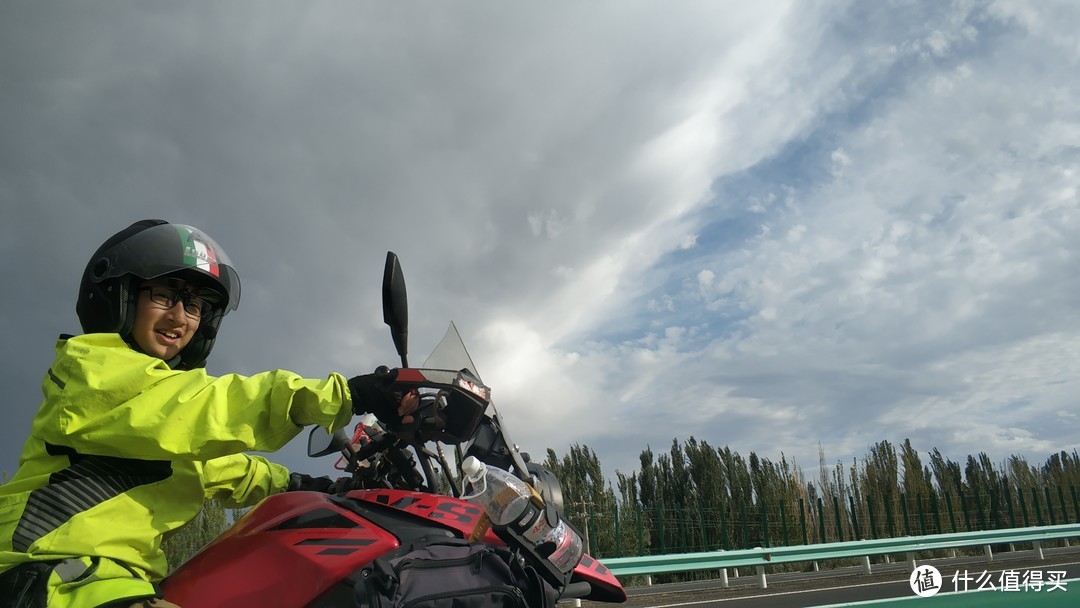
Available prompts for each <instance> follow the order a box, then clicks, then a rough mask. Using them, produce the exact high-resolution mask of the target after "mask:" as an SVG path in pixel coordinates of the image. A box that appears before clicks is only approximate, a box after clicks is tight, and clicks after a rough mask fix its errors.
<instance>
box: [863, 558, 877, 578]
mask: <svg viewBox="0 0 1080 608" xmlns="http://www.w3.org/2000/svg"><path fill="white" fill-rule="evenodd" d="M862 569H863V572H865V573H866V574H873V573H874V572H873V571H872V570H870V556H869V555H864V556H863V558H862Z"/></svg>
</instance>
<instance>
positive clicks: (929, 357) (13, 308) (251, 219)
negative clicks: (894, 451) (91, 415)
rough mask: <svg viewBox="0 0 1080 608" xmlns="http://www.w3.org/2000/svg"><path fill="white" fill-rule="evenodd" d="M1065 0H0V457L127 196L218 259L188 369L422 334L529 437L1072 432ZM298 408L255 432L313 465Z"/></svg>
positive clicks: (923, 436)
mask: <svg viewBox="0 0 1080 608" xmlns="http://www.w3.org/2000/svg"><path fill="white" fill-rule="evenodd" d="M1077 32H1080V4H1078V3H1076V2H1072V1H1070V0H1060V1H1056V2H1055V1H1052V0H1046V1H1043V2H1038V3H1031V2H1026V1H1015V2H1014V1H1007V0H999V1H966V0H958V1H954V2H943V1H938V0H925V1H913V0H895V1H883V2H846V1H811V2H805V1H794V0H791V1H782V0H778V1H770V2H766V1H761V2H753V3H748V2H736V1H712V0H710V1H702V2H689V1H687V2H681V1H680V2H632V1H624V0H618V1H615V0H612V1H599V2H565V3H564V2H545V3H510V2H453V3H431V2H392V3H391V2H343V1H342V2H336V1H322V2H319V1H316V2H304V3H292V2H258V3H256V2H228V3H219V2H209V1H206V2H199V1H196V2H183V3H161V2H154V3H146V2H99V3H76V2H68V3H41V2H28V1H26V2H24V1H17V0H6V1H3V2H0V217H2V219H0V255H2V257H3V259H4V260H5V261H6V268H7V272H6V276H5V280H4V283H5V285H6V288H7V289H6V290H5V295H4V297H2V298H0V342H2V344H3V350H2V355H0V357H2V359H0V362H2V365H0V382H2V386H3V387H4V392H5V395H4V401H5V403H6V406H5V409H4V411H5V413H6V416H7V421H6V422H5V423H4V424H3V425H0V437H2V441H0V469H2V470H5V471H8V472H14V470H15V468H16V467H17V460H18V454H19V452H20V450H21V447H22V444H23V441H24V439H25V435H26V433H27V431H28V428H29V424H30V420H31V418H32V416H33V413H34V412H35V410H36V409H37V407H38V405H39V403H40V399H41V395H40V384H41V378H42V377H43V375H44V372H45V370H46V369H47V368H48V366H49V364H50V362H51V360H52V357H53V345H54V341H55V338H56V336H57V335H58V334H60V333H62V332H77V331H78V330H79V326H78V320H77V318H76V316H75V313H74V304H75V295H76V291H77V284H78V278H79V275H80V273H81V271H82V269H83V266H84V264H85V263H86V260H87V259H88V257H89V255H90V253H91V252H92V251H93V250H94V248H96V247H97V245H98V244H100V242H101V241H103V240H104V239H105V238H106V237H107V236H109V235H110V234H112V233H113V232H115V231H117V230H119V229H120V228H122V227H124V226H126V225H128V224H129V223H131V222H132V221H134V220H137V219H142V218H146V217H161V218H165V219H169V220H171V221H175V222H182V223H189V224H193V225H196V226H198V227H200V228H202V229H204V230H205V231H206V232H208V233H209V234H210V235H212V236H213V237H214V238H215V239H216V240H217V241H218V242H219V243H221V244H222V246H223V247H224V248H225V250H226V251H227V252H228V254H229V256H230V257H231V258H232V259H233V261H234V263H235V265H236V267H237V268H238V270H239V272H240V274H241V277H242V280H243V298H242V301H241V303H240V308H239V310H238V311H237V312H235V313H233V314H232V315H230V316H229V317H228V318H226V320H225V323H224V325H223V329H222V332H221V336H220V339H219V341H218V345H217V347H216V349H215V351H214V353H213V355H212V357H211V361H210V365H209V368H210V370H211V371H212V372H214V373H225V372H240V373H253V372H257V371H262V370H266V369H273V368H286V369H291V370H294V371H297V372H300V373H303V374H305V375H309V376H313V377H318V376H324V375H325V374H326V373H327V372H329V371H341V372H344V373H346V374H353V373H361V372H366V371H369V370H371V369H372V368H374V367H375V366H376V365H378V364H381V363H389V364H391V365H393V364H394V363H395V361H396V358H395V354H394V350H393V346H392V343H391V341H390V337H389V334H388V332H387V330H386V327H385V326H384V325H382V320H381V309H380V305H379V281H380V276H381V273H382V265H383V259H384V256H385V252H386V251H387V250H394V251H395V252H397V253H398V254H399V255H400V256H401V259H402V265H403V267H404V270H405V274H406V279H407V282H408V286H409V293H410V306H411V322H412V329H411V332H410V340H411V349H410V350H411V354H412V359H413V361H412V362H413V363H419V362H420V361H422V360H423V358H424V355H425V354H426V353H427V352H429V351H430V350H431V349H432V348H433V347H434V346H435V344H436V343H437V342H438V340H439V339H440V338H441V336H442V334H443V332H444V331H445V329H446V326H447V324H448V322H449V321H450V320H451V319H452V320H454V321H455V322H456V324H457V326H458V328H459V329H460V331H461V333H462V335H463V337H464V339H465V342H466V344H468V345H469V347H470V349H471V351H472V354H473V358H474V360H475V361H476V363H477V365H478V367H479V372H480V373H481V375H482V376H483V378H484V379H485V381H486V382H487V383H488V384H490V385H491V386H492V387H493V390H494V394H495V399H496V402H497V403H499V404H500V409H501V410H502V411H503V413H504V415H505V416H506V418H507V419H508V421H509V423H510V425H511V428H512V429H514V430H515V431H516V432H515V439H517V441H518V443H520V444H521V445H522V446H523V448H525V449H526V450H529V451H532V452H533V453H537V454H541V455H542V454H543V452H544V449H545V448H547V447H552V448H553V449H555V450H556V451H557V452H558V453H560V454H562V453H565V451H566V448H567V446H569V445H570V444H571V443H584V444H587V445H588V446H590V447H591V448H593V449H594V450H595V451H596V452H597V453H598V454H599V455H600V458H601V460H602V462H603V463H604V465H605V468H606V469H608V473H609V474H612V473H613V472H614V470H615V469H619V470H621V471H623V472H629V471H632V470H635V469H636V468H637V455H638V454H639V453H640V451H641V450H642V449H643V448H644V447H646V445H651V446H652V447H653V449H654V450H660V451H663V450H666V449H667V448H668V447H669V446H670V445H671V441H672V439H673V438H679V439H680V440H686V439H688V438H689V437H690V436H694V437H696V438H697V439H699V440H707V441H708V442H709V443H710V444H713V445H717V446H722V445H729V446H730V447H731V448H732V449H735V450H738V451H739V452H740V453H743V454H744V455H746V454H747V453H748V452H750V451H755V452H757V453H758V454H759V455H760V456H763V457H769V458H772V459H779V457H780V454H781V452H783V453H784V454H785V455H786V456H788V457H789V458H791V457H794V458H795V459H796V460H797V461H798V462H799V464H800V465H802V466H803V468H804V469H805V470H806V471H807V473H808V475H809V476H811V478H813V477H815V475H813V473H812V471H814V469H815V467H816V466H817V461H818V446H819V444H820V445H821V446H822V448H823V449H824V451H825V454H826V457H827V460H828V461H830V462H836V461H837V460H845V461H847V462H850V461H851V459H852V458H856V457H859V458H861V457H863V456H865V454H866V453H867V449H868V446H870V445H871V444H873V443H876V442H878V441H881V440H883V439H887V440H889V441H891V442H894V443H899V442H902V441H903V440H904V438H910V439H911V440H912V443H913V445H914V446H915V447H916V448H917V449H919V450H920V451H922V452H923V453H924V454H925V453H926V452H927V451H929V450H930V449H932V448H935V447H936V448H938V449H940V450H941V451H942V452H943V453H944V454H945V455H946V456H949V457H950V458H953V459H963V458H965V457H966V456H967V455H968V454H973V453H978V452H980V451H985V452H987V454H989V455H990V456H991V458H993V459H994V461H995V462H1000V461H1002V460H1003V459H1004V458H1005V457H1006V456H1007V455H1009V454H1014V453H1015V454H1024V455H1026V456H1028V457H1029V458H1030V459H1031V460H1032V461H1040V460H1043V459H1045V458H1046V457H1047V456H1048V455H1049V454H1051V453H1053V452H1055V451H1058V450H1069V451H1071V450H1073V449H1076V448H1077V446H1078V442H1080V439H1078V437H1080V432H1078V431H1080V419H1078V413H1080V410H1078V408H1077V395H1078V394H1080V387H1078V380H1080V272H1078V268H1080V265H1078V263H1080V194H1078V190H1077V187H1078V184H1080V169H1078V165H1080V80H1078V79H1077V78H1076V75H1077V74H1078V73H1080V35H1078V34H1077ZM302 443H303V442H302V441H301V440H298V441H295V442H293V443H292V444H290V445H289V446H288V447H286V449H285V450H283V451H282V452H281V453H279V454H278V455H276V458H277V459H278V460H279V461H280V462H283V463H285V464H287V465H289V466H291V467H294V468H299V469H302V470H305V471H309V472H315V473H323V472H327V470H326V469H327V463H325V462H321V461H310V460H308V459H306V457H305V456H304V455H303V446H302Z"/></svg>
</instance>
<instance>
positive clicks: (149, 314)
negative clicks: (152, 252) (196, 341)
mask: <svg viewBox="0 0 1080 608" xmlns="http://www.w3.org/2000/svg"><path fill="white" fill-rule="evenodd" d="M177 290H183V291H193V290H194V286H192V285H188V284H186V283H184V282H183V281H178V280H176V279H171V280H170V279H155V280H151V281H146V282H145V283H143V284H142V285H140V286H139V296H138V299H137V300H136V307H135V326H134V328H133V329H132V332H131V333H132V337H133V338H134V340H135V343H136V344H138V345H139V348H140V349H142V351H143V352H144V353H146V354H148V355H150V356H153V357H157V358H158V359H162V360H165V361H168V360H170V359H172V358H173V357H175V356H176V355H177V354H179V353H180V351H181V350H183V349H184V347H185V346H187V345H188V343H189V342H191V338H192V337H193V336H194V335H195V331H196V330H197V329H199V322H200V321H201V316H202V315H201V314H199V313H196V314H192V312H193V311H195V310H197V308H198V300H197V299H190V300H184V299H180V300H179V301H177V299H176V294H177ZM185 308H187V310H186V311H185Z"/></svg>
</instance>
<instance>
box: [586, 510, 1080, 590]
mask: <svg viewBox="0 0 1080 608" xmlns="http://www.w3.org/2000/svg"><path fill="white" fill-rule="evenodd" d="M1072 537H1080V524H1065V525H1058V526H1038V527H1030V528H1008V529H1003V530H982V531H976V532H954V533H952V534H934V535H928V536H906V537H900V538H883V539H876V540H857V541H846V542H836V543H825V544H816V545H793V546H786V547H767V548H766V547H756V548H754V549H736V550H733V551H708V552H701V553H680V554H670V555H646V556H640V557H615V558H604V559H603V562H604V566H606V567H607V568H608V569H609V570H611V571H612V573H614V574H615V575H616V576H632V575H642V574H645V575H651V574H664V573H671V572H689V571H693V570H712V569H720V570H721V571H722V573H723V574H726V569H727V568H740V567H746V566H757V567H758V579H759V585H760V586H761V587H763V588H764V587H765V586H766V584H765V574H764V571H765V568H764V567H765V566H767V565H769V564H784V563H791V562H817V561H823V560H827V559H839V558H851V557H862V558H864V562H863V563H864V569H865V570H866V571H867V573H869V568H870V562H869V556H871V555H886V554H894V553H907V554H914V553H917V552H920V551H932V550H939V549H955V548H959V547H974V546H986V548H987V556H988V557H990V556H991V554H990V548H989V547H990V545H997V544H1005V543H1025V542H1031V543H1034V544H1035V547H1036V548H1037V549H1038V548H1039V547H1040V545H1039V543H1041V542H1042V541H1046V540H1056V539H1062V538H1072ZM1040 556H1041V554H1040ZM722 578H726V576H723V577H722Z"/></svg>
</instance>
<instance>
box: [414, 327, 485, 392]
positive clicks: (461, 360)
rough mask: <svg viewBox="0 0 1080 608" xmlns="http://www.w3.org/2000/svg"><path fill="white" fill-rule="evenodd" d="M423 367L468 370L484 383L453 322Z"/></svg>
mask: <svg viewBox="0 0 1080 608" xmlns="http://www.w3.org/2000/svg"><path fill="white" fill-rule="evenodd" d="M421 367H422V368H424V369H449V370H454V371H461V370H462V369H468V370H469V371H470V372H472V375H473V376H476V379H477V380H480V381H481V382H483V378H481V377H480V372H479V371H477V369H476V364H474V363H473V360H472V357H470V356H469V351H468V349H466V348H465V343H464V342H463V341H462V340H461V334H459V333H458V330H457V326H455V325H454V322H453V321H451V322H450V327H448V328H447V329H446V335H444V336H443V339H442V340H440V341H439V345H438V346H436V347H435V350H433V351H431V354H430V355H428V358H427V359H425V360H424V364H423V365H422V366H421Z"/></svg>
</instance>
